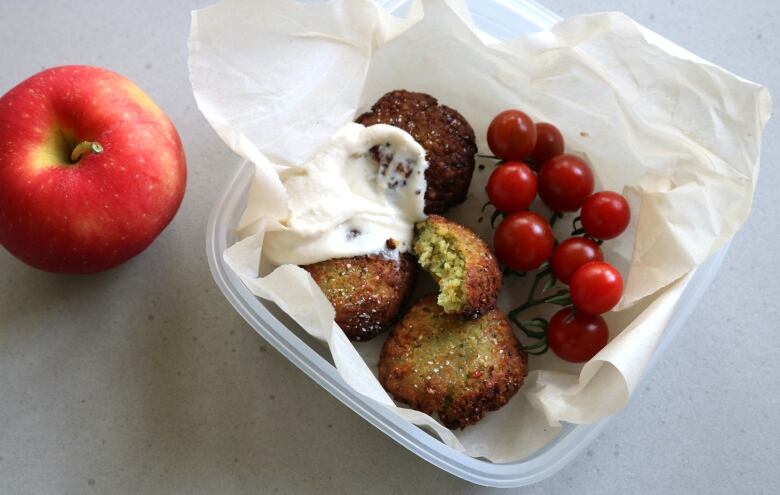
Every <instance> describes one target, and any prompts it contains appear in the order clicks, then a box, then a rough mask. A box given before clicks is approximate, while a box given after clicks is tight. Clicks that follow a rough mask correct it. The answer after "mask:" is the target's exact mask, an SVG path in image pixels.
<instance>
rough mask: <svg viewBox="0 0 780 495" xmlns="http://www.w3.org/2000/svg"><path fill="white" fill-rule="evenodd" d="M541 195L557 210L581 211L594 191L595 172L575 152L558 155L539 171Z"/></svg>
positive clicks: (545, 202)
mask: <svg viewBox="0 0 780 495" xmlns="http://www.w3.org/2000/svg"><path fill="white" fill-rule="evenodd" d="M537 180H538V182H539V197H540V198H542V201H544V204H546V205H547V206H549V207H550V208H552V209H553V210H555V211H577V210H578V209H579V208H580V206H582V203H584V202H585V199H587V197H588V196H590V194H591V193H592V192H593V172H592V171H591V170H590V167H589V166H588V164H587V163H585V161H584V160H583V159H582V158H580V157H577V156H574V155H558V156H556V157H553V158H551V159H549V160H547V161H546V162H545V164H544V165H542V168H541V170H539V177H537Z"/></svg>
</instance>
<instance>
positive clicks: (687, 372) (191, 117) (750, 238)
mask: <svg viewBox="0 0 780 495" xmlns="http://www.w3.org/2000/svg"><path fill="white" fill-rule="evenodd" d="M209 3H210V2H209V1H208V0H206V1H198V2H193V3H191V4H187V3H185V2H152V1H149V0H144V1H138V2H111V3H108V2H56V1H46V2H21V1H20V2H13V3H12V2H8V1H4V2H0V66H2V68H3V70H2V71H0V94H1V93H4V92H5V91H7V90H8V89H10V88H11V87H12V86H13V85H15V84H16V83H17V82H19V81H21V80H22V79H24V78H26V77H28V76H29V75H31V74H33V73H35V72H37V71H39V70H41V69H43V68H45V67H49V66H54V65H62V64H68V63H85V64H92V65H98V66H104V67H107V68H110V69H113V70H116V71H118V72H120V73H123V74H124V75H126V76H127V77H129V78H131V79H133V80H134V81H136V82H137V83H138V84H139V85H140V86H141V87H142V88H144V89H145V90H146V91H147V92H148V93H149V94H150V95H151V96H152V97H153V98H154V99H155V100H156V101H157V102H158V103H159V104H160V106H161V107H162V108H163V109H164V110H165V111H166V112H168V114H169V115H170V116H171V118H172V119H173V121H174V123H175V124H176V126H177V127H178V129H179V132H180V134H181V136H182V140H183V142H184V146H185V150H186V152H187V158H188V164H189V183H188V190H187V195H186V198H185V200H184V204H183V205H182V209H181V211H180V212H179V214H178V216H177V217H176V219H175V220H174V222H173V223H172V225H171V226H170V227H169V228H168V229H167V230H166V231H165V232H164V233H163V234H162V236H161V237H160V238H159V239H158V240H157V241H156V242H155V243H154V244H153V245H152V246H151V247H150V248H149V249H148V250H147V251H146V252H145V253H143V254H142V255H141V256H139V257H137V258H136V259H134V260H132V261H130V262H129V263H127V264H125V265H124V266H121V267H119V268H117V269H114V270H112V271H109V272H106V273H103V274H99V275H94V276H83V277H70V276H55V275H49V274H45V273H42V272H38V271H35V270H33V269H30V268H27V267H26V266H24V265H22V264H21V263H19V262H17V261H16V260H15V259H14V258H12V257H11V256H10V255H8V254H7V253H5V252H4V251H3V252H0V493H3V494H35V495H44V494H90V493H101V494H102V493H121V494H125V493H127V494H147V493H149V494H184V493H187V494H216V493H219V494H234V493H235V494H244V493H366V492H371V493H393V494H395V493H411V492H413V493H420V494H423V493H448V494H454V493H484V492H488V491H491V490H489V489H487V488H481V487H476V486H473V485H469V484H468V483H466V482H463V481H461V480H459V479H457V478H454V477H452V476H450V475H449V474H447V473H445V472H443V471H440V470H438V469H437V468H435V467H433V466H431V465H429V464H428V463H426V462H424V461H422V460H420V459H418V458H417V457H416V456H415V455H413V454H411V453H410V452H408V451H407V450H405V449H404V448H402V447H400V446H399V445H397V444H396V443H395V442H393V441H392V440H390V439H389V438H388V437H386V436H385V435H384V434H382V433H381V432H379V431H378V430H376V429H374V428H373V427H372V426H370V425H369V424H368V423H366V422H365V421H363V420H362V419H360V418H359V417H358V416H357V415H355V414H354V413H352V412H351V411H350V410H348V409H347V408H346V407H344V406H343V405H341V403H339V402H338V401H337V400H336V399H334V398H333V397H331V396H330V395H329V394H328V393H327V392H325V391H324V390H323V389H321V388H320V387H319V386H318V385H316V384H315V383H314V382H312V381H311V380H309V379H308V378H307V377H306V376H304V374H303V373H301V372H299V371H298V370H297V369H296V368H295V367H294V366H293V365H291V364H289V363H288V362H287V361H286V360H285V359H283V358H282V357H281V356H280V355H279V354H277V353H276V352H275V351H274V350H273V349H271V348H269V347H268V346H267V345H265V344H264V342H263V341H262V339H261V338H260V337H259V336H257V334H255V333H254V331H252V330H251V329H250V328H249V327H248V326H247V325H246V324H245V323H244V322H243V320H242V319H241V318H240V317H239V316H238V315H237V314H236V313H235V312H234V311H233V309H232V308H231V306H230V305H229V304H228V303H227V301H226V300H225V299H224V298H223V297H222V295H221V294H220V293H219V291H218V290H217V288H216V287H215V285H214V283H213V282H212V278H211V275H210V274H209V270H208V266H207V264H206V259H205V253H204V232H205V226H206V221H207V218H208V215H209V212H210V210H211V207H212V205H213V203H214V201H215V199H216V197H217V194H218V193H219V192H220V190H221V188H222V187H223V186H224V185H225V183H226V181H227V180H228V178H229V176H230V175H231V174H232V172H233V170H234V167H235V166H236V163H237V161H236V158H235V157H234V156H233V155H232V153H231V152H230V151H229V150H228V149H227V148H226V147H225V146H224V145H223V144H222V143H221V141H220V140H219V139H218V138H217V136H216V134H215V133H214V132H213V131H212V130H211V128H210V127H209V126H208V124H207V123H206V121H205V120H204V119H203V117H202V116H201V115H200V113H199V112H198V110H197V108H196V106H195V102H194V100H193V97H192V93H191V90H190V86H189V82H188V78H187V65H186V56H187V50H186V37H187V33H188V30H189V21H190V16H189V11H190V10H191V9H193V8H197V7H200V6H204V5H207V4H209ZM640 3H641V4H645V5H641V6H640V5H639V4H640ZM546 4H547V5H548V6H549V7H550V8H551V9H552V10H554V11H555V12H557V13H559V14H560V15H562V16H569V15H574V14H577V13H581V12H582V11H583V10H582V9H584V8H586V7H585V6H584V4H583V2H576V1H573V0H547V1H546ZM587 9H589V10H590V11H599V10H622V11H624V12H626V13H627V14H629V15H630V16H632V17H634V18H635V19H637V20H638V21H639V22H641V23H643V24H645V25H647V26H648V27H650V28H651V29H653V30H656V31H658V32H659V33H660V34H662V35H664V36H666V37H668V38H669V39H671V40H672V41H675V42H677V43H678V44H680V45H682V46H684V47H686V48H688V49H689V50H690V51H692V52H694V53H696V54H698V55H700V56H702V57H704V58H706V59H708V60H711V61H713V62H715V63H717V64H719V65H722V66H723V67H725V68H727V69H729V70H731V71H733V72H735V73H736V74H739V75H741V76H743V77H746V78H748V79H752V80H754V81H756V82H760V83H763V84H765V85H767V86H769V88H770V91H771V92H772V93H773V94H774V95H775V96H776V97H778V95H780V83H778V81H779V80H780V55H778V54H779V53H780V29H779V28H780V26H778V24H780V11H778V9H777V4H776V2H775V1H774V0H753V1H748V2H728V1H724V0H719V1H713V2H700V1H698V0H662V1H659V2H633V1H615V0H612V1H607V0H596V1H590V2H587ZM779 129H780V125H778V121H777V120H775V121H770V124H769V126H768V128H767V132H766V134H765V136H764V147H763V156H762V164H763V169H762V172H761V177H760V180H759V183H758V190H757V193H756V197H755V204H754V209H753V213H752V214H751V217H750V219H749V220H748V222H747V224H746V225H745V227H744V228H743V229H742V231H741V232H740V233H739V234H738V235H737V236H736V238H735V239H734V241H733V243H732V246H731V250H730V252H729V254H728V257H727V259H726V261H725V263H724V265H723V268H722V270H721V272H720V274H719V275H718V277H717V279H716V280H715V282H714V285H713V286H712V287H711V288H710V289H709V291H708V292H707V294H706V295H705V296H704V299H703V301H702V303H701V304H700V305H699V307H698V308H697V310H696V311H695V312H694V314H693V316H692V317H691V319H690V321H689V322H688V324H687V326H686V328H684V329H683V331H682V332H681V335H680V336H679V337H678V338H677V340H676V341H675V343H674V345H673V348H672V349H670V350H669V352H668V353H667V355H666V356H664V358H663V359H662V360H661V361H660V362H659V363H658V365H657V366H656V367H655V368H654V369H653V370H652V372H651V374H650V376H648V377H647V379H646V380H645V381H644V382H643V384H642V386H641V387H640V389H639V390H637V392H636V393H635V395H634V397H633V399H632V401H631V403H630V405H629V406H628V407H627V408H626V410H625V411H623V412H622V413H620V414H619V415H618V416H617V417H616V418H615V419H614V420H613V421H612V423H611V424H610V425H609V426H608V428H607V429H606V431H605V432H604V434H602V435H601V436H600V437H599V438H598V439H597V440H596V441H595V442H593V443H592V444H591V446H590V447H589V448H588V449H587V451H586V452H585V453H584V454H582V455H581V456H580V457H578V458H577V459H576V460H575V461H574V462H573V463H572V464H570V465H569V466H568V467H566V468H565V469H564V470H563V471H561V472H559V473H558V474H557V475H556V476H554V477H553V478H550V479H548V480H546V481H544V482H542V483H540V484H538V485H534V486H532V487H529V488H525V489H518V490H516V492H517V493H539V494H541V493H555V494H559V495H560V494H566V493H576V494H582V493H667V494H670V493H734V492H738V493H745V494H748V493H750V494H753V493H776V492H777V487H776V484H777V482H778V479H780V476H779V475H780V468H779V466H780V465H779V464H778V459H780V421H778V419H780V413H779V412H778V411H780V386H779V385H778V383H780V380H779V379H778V374H780V364H779V363H780V360H779V359H778V355H779V354H780V313H778V302H777V299H778V296H780V283H779V282H778V280H780V268H778V261H777V257H778V255H777V252H778V249H777V242H778V241H780V234H779V229H778V227H777V223H778V220H777V219H778V218H780V208H778V201H777V190H778V189H780V169H779V168H778V166H777V163H776V162H777V161H778V160H780V139H779V138H780V132H779Z"/></svg>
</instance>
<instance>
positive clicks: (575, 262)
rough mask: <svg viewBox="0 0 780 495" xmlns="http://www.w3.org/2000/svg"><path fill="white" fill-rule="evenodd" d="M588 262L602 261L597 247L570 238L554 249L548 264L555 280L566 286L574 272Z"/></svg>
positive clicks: (583, 239) (581, 240) (581, 239)
mask: <svg viewBox="0 0 780 495" xmlns="http://www.w3.org/2000/svg"><path fill="white" fill-rule="evenodd" d="M589 261H604V254H603V253H602V252H601V248H599V245H598V244H596V243H595V242H593V241H592V240H590V239H586V238H584V237H570V238H568V239H566V240H565V241H563V242H562V243H560V244H559V245H558V247H557V248H555V252H554V253H553V256H552V259H551V260H550V264H551V265H552V270H553V273H554V274H555V278H557V279H558V280H560V281H561V282H563V283H564V284H568V283H569V280H571V276H572V275H574V272H576V271H577V269H578V268H579V267H581V266H582V265H584V264H585V263H587V262H589Z"/></svg>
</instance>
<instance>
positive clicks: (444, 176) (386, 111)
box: [355, 90, 477, 213]
mask: <svg viewBox="0 0 780 495" xmlns="http://www.w3.org/2000/svg"><path fill="white" fill-rule="evenodd" d="M355 121H356V122H357V123H359V124H363V125H365V126H370V125H373V124H388V125H393V126H396V127H399V128H401V129H403V130H404V131H406V132H408V133H409V134H411V135H412V137H414V139H415V141H417V142H418V143H420V145H421V146H422V147H423V148H424V149H425V156H426V159H427V160H428V170H427V171H426V172H425V180H426V181H427V183H428V187H427V189H426V192H425V212H426V213H444V212H445V211H447V210H448V209H449V208H451V207H453V206H455V205H457V204H460V203H462V202H463V201H465V199H466V193H467V192H468V190H469V185H470V184H471V176H472V175H473V173H474V156H475V155H476V153H477V145H476V141H475V139H474V130H473V129H472V128H471V126H470V125H469V123H468V122H466V119H464V118H463V116H462V115H461V114H460V113H458V112H457V111H456V110H454V109H452V108H450V107H447V106H445V105H439V103H438V101H436V98H434V97H433V96H430V95H427V94H425V93H413V92H410V91H405V90H397V91H391V92H390V93H387V94H385V95H384V96H382V97H381V98H380V99H379V100H377V102H376V103H374V105H373V106H372V107H371V110H370V111H368V112H366V113H364V114H362V115H360V116H359V117H358V118H357V119H356V120H355Z"/></svg>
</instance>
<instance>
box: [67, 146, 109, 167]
mask: <svg viewBox="0 0 780 495" xmlns="http://www.w3.org/2000/svg"><path fill="white" fill-rule="evenodd" d="M89 153H103V146H101V144H100V143H98V142H97V141H82V142H80V143H79V144H77V145H76V147H75V148H73V151H71V153H70V161H71V162H73V163H76V162H77V161H79V160H81V157H82V156H84V155H86V154H89Z"/></svg>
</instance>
